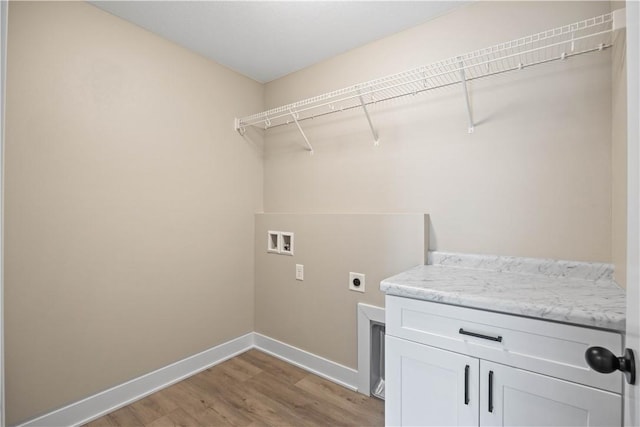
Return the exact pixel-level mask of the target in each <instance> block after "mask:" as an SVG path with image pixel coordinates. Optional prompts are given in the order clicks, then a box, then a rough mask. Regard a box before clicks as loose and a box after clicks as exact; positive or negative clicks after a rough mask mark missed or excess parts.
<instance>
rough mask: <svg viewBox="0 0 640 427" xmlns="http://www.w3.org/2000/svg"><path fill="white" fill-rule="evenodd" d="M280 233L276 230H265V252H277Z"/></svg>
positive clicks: (278, 251)
mask: <svg viewBox="0 0 640 427" xmlns="http://www.w3.org/2000/svg"><path fill="white" fill-rule="evenodd" d="M280 241H281V235H280V232H278V231H267V252H271V253H275V254H279V253H280V247H281V242H280Z"/></svg>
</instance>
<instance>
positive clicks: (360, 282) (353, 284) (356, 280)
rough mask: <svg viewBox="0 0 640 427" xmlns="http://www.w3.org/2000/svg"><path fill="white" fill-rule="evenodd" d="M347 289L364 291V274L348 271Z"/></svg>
mask: <svg viewBox="0 0 640 427" xmlns="http://www.w3.org/2000/svg"><path fill="white" fill-rule="evenodd" d="M349 289H350V290H352V291H356V292H364V274H362V273H352V272H350V273H349Z"/></svg>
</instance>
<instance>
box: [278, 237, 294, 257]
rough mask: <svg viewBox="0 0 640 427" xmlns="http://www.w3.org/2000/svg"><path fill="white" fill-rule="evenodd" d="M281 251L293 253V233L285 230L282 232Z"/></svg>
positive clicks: (288, 253)
mask: <svg viewBox="0 0 640 427" xmlns="http://www.w3.org/2000/svg"><path fill="white" fill-rule="evenodd" d="M280 243H281V245H280V253H281V254H282V255H293V233H289V232H286V231H283V232H282V233H280Z"/></svg>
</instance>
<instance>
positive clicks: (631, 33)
mask: <svg viewBox="0 0 640 427" xmlns="http://www.w3.org/2000/svg"><path fill="white" fill-rule="evenodd" d="M626 6H627V11H626V13H627V30H626V31H627V33H626V37H627V52H626V54H627V57H626V63H627V272H626V274H627V328H626V335H625V341H626V347H629V348H631V349H632V350H633V352H634V353H635V359H636V364H638V362H639V361H640V316H639V314H638V302H640V262H639V260H640V237H639V236H640V124H639V123H638V116H639V115H640V84H638V74H639V73H640V4H638V2H637V1H627V4H626ZM624 399H625V401H624V424H625V425H626V426H637V425H640V384H638V380H636V385H635V386H632V385H629V384H627V383H625V387H624Z"/></svg>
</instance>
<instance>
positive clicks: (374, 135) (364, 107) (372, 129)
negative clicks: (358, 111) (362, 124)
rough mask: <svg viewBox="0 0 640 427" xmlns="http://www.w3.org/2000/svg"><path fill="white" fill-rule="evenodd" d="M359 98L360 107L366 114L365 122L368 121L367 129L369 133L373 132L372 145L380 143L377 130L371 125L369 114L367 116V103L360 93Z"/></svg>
mask: <svg viewBox="0 0 640 427" xmlns="http://www.w3.org/2000/svg"><path fill="white" fill-rule="evenodd" d="M358 98H359V99H360V105H362V109H363V110H364V115H365V116H367V122H369V129H371V133H372V134H373V145H375V146H378V145H380V140H379V139H378V132H377V131H376V129H375V128H374V127H373V123H372V122H371V116H369V110H367V105H366V104H365V103H364V99H363V98H362V95H358Z"/></svg>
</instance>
